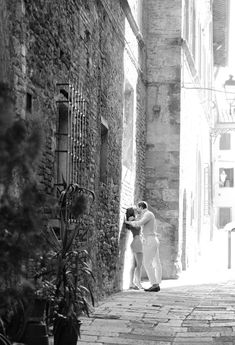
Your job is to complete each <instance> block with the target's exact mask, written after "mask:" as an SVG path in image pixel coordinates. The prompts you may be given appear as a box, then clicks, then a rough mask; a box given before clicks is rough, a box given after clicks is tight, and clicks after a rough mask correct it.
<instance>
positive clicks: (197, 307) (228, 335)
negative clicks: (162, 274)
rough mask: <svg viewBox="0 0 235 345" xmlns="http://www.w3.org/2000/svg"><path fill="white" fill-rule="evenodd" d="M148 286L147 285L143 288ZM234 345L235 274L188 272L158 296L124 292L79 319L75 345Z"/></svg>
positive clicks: (228, 272)
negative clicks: (79, 325) (81, 323)
mask: <svg viewBox="0 0 235 345" xmlns="http://www.w3.org/2000/svg"><path fill="white" fill-rule="evenodd" d="M144 284H147V283H144ZM85 344H86V345H87V344H89V345H97V344H98V345H111V344H122V345H142V344H143V345H179V344H185V345H186V344H190V345H194V344H201V345H207V344H208V345H209V344H216V345H222V344H223V345H232V344H235V272H234V271H226V272H224V271H223V272H222V271H221V272H220V271H217V273H216V270H215V271H214V272H213V271H211V272H210V273H209V274H207V275H206V274H205V273H204V274H202V275H201V276H200V279H199V278H197V276H196V275H195V274H194V273H193V272H192V273H191V275H190V274H187V275H185V276H184V277H183V276H182V278H180V279H179V280H165V281H163V282H162V288H161V291H160V292H159V293H154V292H151V293H149V292H145V291H144V290H143V291H134V290H126V291H124V292H121V293H117V294H115V295H113V296H111V297H110V298H108V299H106V300H105V301H103V302H102V303H100V304H99V306H98V307H97V308H96V309H95V311H94V313H93V314H92V315H91V317H90V318H88V319H87V318H85V319H83V325H82V329H81V339H80V340H79V345H85Z"/></svg>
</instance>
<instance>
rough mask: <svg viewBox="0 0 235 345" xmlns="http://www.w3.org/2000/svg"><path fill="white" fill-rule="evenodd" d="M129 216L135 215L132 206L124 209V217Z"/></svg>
mask: <svg viewBox="0 0 235 345" xmlns="http://www.w3.org/2000/svg"><path fill="white" fill-rule="evenodd" d="M129 217H135V210H134V207H128V208H127V209H126V219H127V220H128V218H129Z"/></svg>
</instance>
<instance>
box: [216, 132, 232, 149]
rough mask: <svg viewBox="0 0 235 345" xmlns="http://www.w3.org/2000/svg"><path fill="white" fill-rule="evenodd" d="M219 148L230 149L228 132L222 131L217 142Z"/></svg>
mask: <svg viewBox="0 0 235 345" xmlns="http://www.w3.org/2000/svg"><path fill="white" fill-rule="evenodd" d="M219 149H220V150H230V149H231V135H230V133H223V134H221V137H220V142H219Z"/></svg>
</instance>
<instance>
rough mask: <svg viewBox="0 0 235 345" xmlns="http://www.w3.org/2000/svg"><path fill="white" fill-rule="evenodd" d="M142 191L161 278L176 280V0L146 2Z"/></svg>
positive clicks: (178, 23)
mask: <svg viewBox="0 0 235 345" xmlns="http://www.w3.org/2000/svg"><path fill="white" fill-rule="evenodd" d="M144 10H145V15H144V18H145V26H144V28H145V37H146V49H147V61H146V69H147V70H146V79H147V80H146V85H147V138H146V140H147V146H146V166H145V167H146V192H145V200H146V201H147V202H148V203H149V205H150V208H151V209H152V210H153V212H154V213H155V215H156V216H157V218H158V220H159V227H158V231H159V238H160V241H161V249H160V255H161V261H162V264H163V277H164V278H175V277H176V275H177V267H176V261H177V251H178V212H179V173H180V171H179V164H180V162H179V149H180V147H179V145H180V69H181V46H180V42H181V39H180V38H181V1H179V0H175V1H169V2H163V1H159V0H148V1H146V3H145V5H144Z"/></svg>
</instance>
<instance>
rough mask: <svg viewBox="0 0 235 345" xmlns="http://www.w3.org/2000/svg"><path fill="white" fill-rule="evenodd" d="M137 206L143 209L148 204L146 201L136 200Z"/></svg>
mask: <svg viewBox="0 0 235 345" xmlns="http://www.w3.org/2000/svg"><path fill="white" fill-rule="evenodd" d="M138 207H141V208H143V209H145V208H148V204H147V202H146V201H139V202H138Z"/></svg>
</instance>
